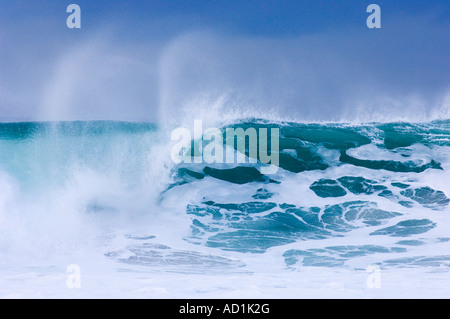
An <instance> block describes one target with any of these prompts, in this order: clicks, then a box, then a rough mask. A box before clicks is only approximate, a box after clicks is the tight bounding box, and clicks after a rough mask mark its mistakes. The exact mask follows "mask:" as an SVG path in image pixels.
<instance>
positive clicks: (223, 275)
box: [0, 119, 450, 298]
mask: <svg viewBox="0 0 450 319" xmlns="http://www.w3.org/2000/svg"><path fill="white" fill-rule="evenodd" d="M225 127H242V128H249V127H254V128H261V127H265V128H278V129H279V132H280V143H279V169H278V171H277V172H276V173H275V174H270V175H265V174H262V173H261V167H262V165H261V163H259V162H257V163H250V161H248V162H247V163H242V164H237V163H235V164H205V163H191V164H189V163H181V164H174V163H173V161H172V159H171V157H170V150H171V145H172V144H171V143H170V130H168V129H167V128H162V127H160V126H158V125H157V124H152V123H129V122H108V121H107V122H102V121H98V122H95V121H93V122H32V123H1V124H0V275H1V276H0V297H2V298H8V297H25V298H36V297H37V298H41V297H44V298H61V297H62V298H86V297H88V298H89V297H107V298H108V297H125V298H305V297H307V298H311V297H312V298H323V297H326V298H334V297H338V298H343V297H344V298H346V297H349V298H354V297H356V298H391V297H401V298H403V297H412V298H416V297H417V298H432V297H444V298H448V297H450V289H449V287H450V208H449V202H450V183H449V180H450V174H449V171H450V156H449V155H450V121H448V120H445V121H433V122H427V123H401V122H396V123H365V124H345V123H310V124H307V123H291V122H280V121H276V122H275V121H267V120H256V119H242V120H234V122H233V123H228V124H227V125H226V126H223V127H222V130H225ZM246 155H247V156H248V155H249V154H248V150H247V153H246ZM247 159H248V158H247Z"/></svg>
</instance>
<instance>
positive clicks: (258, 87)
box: [0, 18, 450, 125]
mask: <svg viewBox="0 0 450 319" xmlns="http://www.w3.org/2000/svg"><path fill="white" fill-rule="evenodd" d="M383 23H384V25H383V28H382V29H379V30H369V29H367V28H366V27H365V26H361V27H360V28H355V29H351V28H347V29H345V30H344V29H341V30H328V31H322V32H321V33H314V34H313V33H309V34H304V35H299V36H297V37H290V38H267V37H266V38H265V37H261V36H240V35H224V34H219V33H213V32H208V31H207V30H200V31H192V32H181V31H180V32H179V33H178V36H176V37H173V36H172V34H173V33H171V34H167V35H166V36H164V35H158V37H157V39H156V37H153V36H152V34H151V33H150V32H149V34H148V36H146V37H145V39H140V41H129V40H127V39H126V38H124V37H123V35H122V36H116V35H114V32H111V30H109V31H107V32H106V31H104V30H97V32H96V33H95V34H93V33H86V34H87V35H85V36H83V37H80V38H79V39H78V40H77V41H67V40H66V41H62V42H58V41H55V40H48V41H41V42H34V43H33V46H31V45H28V46H26V45H25V44H24V42H23V41H18V40H17V41H16V40H14V39H16V38H20V36H23V34H22V33H23V30H22V31H17V32H18V34H14V32H10V33H9V34H8V35H5V34H6V32H5V29H2V28H0V35H1V36H2V37H4V38H5V39H6V41H7V42H8V43H9V44H10V45H9V46H8V47H2V48H1V50H0V67H1V68H2V70H3V71H2V73H1V74H0V121H6V120H125V121H158V120H160V121H161V122H164V123H169V122H170V123H175V124H178V125H179V124H180V123H182V122H184V121H187V120H190V119H204V120H205V121H206V123H208V122H210V123H211V125H213V124H214V123H216V122H218V121H223V120H227V119H235V118H242V117H263V118H264V117H265V118H270V119H284V120H293V121H363V122H368V121H393V120H407V121H426V120H430V119H436V118H448V117H449V116H450V114H449V113H450V111H449V108H450V106H449V96H450V95H449V92H450V77H449V76H448V74H450V61H449V59H448V52H449V45H450V44H449V43H448V40H447V37H448V32H449V29H450V28H449V25H448V24H442V23H441V24H439V25H434V24H432V23H429V22H428V21H427V20H426V19H425V18H416V19H415V20H409V19H408V18H402V19H398V21H397V20H396V21H387V20H383ZM38 30H39V29H38ZM38 30H37V31H34V33H32V34H30V35H28V36H25V37H29V38H31V37H33V36H34V35H35V34H36V33H37V32H39V31H38ZM40 38H41V39H42V36H41V37H40ZM49 38H52V37H49ZM47 53H48V54H47ZM190 123H192V121H191V122H190Z"/></svg>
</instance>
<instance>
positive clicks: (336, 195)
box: [170, 121, 450, 268]
mask: <svg viewBox="0 0 450 319" xmlns="http://www.w3.org/2000/svg"><path fill="white" fill-rule="evenodd" d="M231 127H233V128H237V127H242V128H243V129H244V130H245V129H247V128H250V127H254V128H256V129H258V128H260V127H266V128H278V129H279V130H280V141H279V159H280V160H279V167H280V168H281V170H280V171H279V172H278V173H277V174H274V175H264V174H261V172H260V170H259V169H258V165H256V164H250V163H246V164H241V165H239V164H235V165H231V167H230V166H228V167H227V166H223V165H206V164H205V165H199V164H197V165H195V164H191V165H179V166H178V167H177V169H176V175H175V182H174V184H172V185H171V186H170V187H171V188H173V187H178V186H179V187H186V186H185V185H186V184H187V185H192V187H198V188H199V189H203V188H202V187H200V186H197V185H200V184H206V183H211V184H212V185H214V186H212V187H215V188H216V189H217V192H213V191H207V192H206V194H205V196H204V197H203V198H202V200H200V201H197V202H194V201H190V203H189V204H188V205H187V208H186V213H187V214H188V215H189V216H190V217H191V223H192V224H191V226H190V227H191V235H190V236H189V237H188V238H186V240H188V241H189V242H191V243H196V244H199V245H206V246H208V247H213V248H217V249H221V250H224V251H237V252H246V253H266V252H268V251H269V250H271V249H272V248H275V247H278V248H280V247H283V246H286V245H292V244H295V243H299V242H304V241H308V242H310V241H323V242H327V243H329V241H330V240H332V241H335V242H339V239H337V238H346V237H347V236H351V235H350V234H352V233H357V232H362V233H363V234H365V236H364V240H363V242H369V243H370V244H358V243H355V244H351V245H342V246H340V245H328V246H323V247H322V248H320V249H307V250H300V249H288V250H286V252H285V253H284V254H283V257H284V258H285V263H286V267H288V268H291V267H294V266H327V267H330V266H343V265H347V264H348V263H349V260H351V259H352V258H353V257H355V258H356V257H367V256H371V255H374V254H375V255H377V256H386V257H382V258H381V259H380V261H379V263H380V264H383V265H384V266H386V267H387V266H388V265H390V266H393V265H395V266H401V267H402V266H411V265H418V264H420V262H419V261H418V260H421V258H422V257H417V258H412V259H405V263H404V264H402V262H401V260H403V259H396V258H394V259H389V258H390V257H389V255H392V254H393V253H395V254H400V255H401V254H402V253H404V254H410V253H411V247H414V246H415V244H414V243H416V242H418V243H423V241H422V240H423V239H424V238H427V236H428V235H427V234H428V233H429V232H431V231H432V230H435V229H436V228H440V227H441V228H440V229H441V230H442V229H445V228H446V227H448V226H447V225H445V224H443V225H439V224H438V223H437V222H435V221H434V220H433V217H435V216H436V215H433V212H436V211H437V212H445V211H447V210H448V205H449V202H450V199H449V198H448V197H447V194H446V193H445V191H443V190H442V189H439V188H436V184H439V183H435V182H433V178H434V177H432V176H446V174H447V171H446V168H445V167H448V154H449V149H448V147H449V146H450V122H449V121H440V122H433V123H424V124H410V123H389V124H369V125H343V124H296V123H282V124H273V123H264V122H262V121H252V122H244V123H239V124H236V125H232V126H231ZM224 132H225V130H224ZM235 150H236V151H237V148H236V147H235ZM245 155H246V156H247V157H250V152H249V150H248V148H247V149H246V150H245ZM257 159H258V158H257ZM430 181H431V183H430ZM199 183H200V184H199ZM441 184H443V183H442V182H441ZM182 185H184V186H182ZM188 187H189V186H188ZM221 189H222V190H224V189H227V190H229V189H234V190H235V192H228V193H229V195H228V196H226V197H224V196H220V193H221ZM446 191H448V188H447V189H446ZM243 193H245V194H243ZM216 195H218V196H216ZM439 233H441V234H442V233H443V234H445V231H443V232H439ZM430 236H431V238H428V239H427V240H426V241H427V242H430V241H434V242H440V241H441V240H446V237H439V238H433V236H432V235H430ZM393 238H407V239H405V240H403V241H393ZM374 243H380V244H374ZM386 243H389V244H386ZM408 243H413V244H411V245H409V244H408ZM318 245H320V244H318ZM384 258H386V259H385V260H384ZM433 258H434V257H433ZM395 260H397V261H398V262H395ZM449 260H450V256H447V255H442V256H438V257H436V258H434V259H433V263H430V264H440V265H444V264H445V265H447V264H448V261H449ZM439 261H440V262H439ZM423 264H426V263H423Z"/></svg>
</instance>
